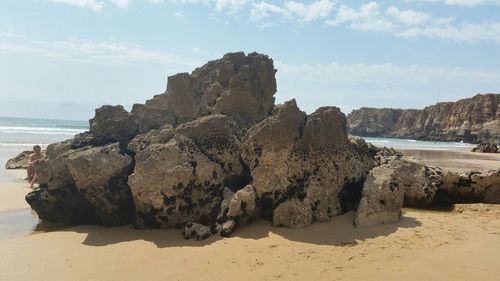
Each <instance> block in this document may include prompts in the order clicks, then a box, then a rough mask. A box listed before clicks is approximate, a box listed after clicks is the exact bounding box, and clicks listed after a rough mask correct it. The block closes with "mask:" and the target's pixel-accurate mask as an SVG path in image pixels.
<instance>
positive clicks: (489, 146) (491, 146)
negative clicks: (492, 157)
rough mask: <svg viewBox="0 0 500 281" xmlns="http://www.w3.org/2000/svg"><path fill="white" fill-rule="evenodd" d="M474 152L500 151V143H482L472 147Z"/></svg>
mask: <svg viewBox="0 0 500 281" xmlns="http://www.w3.org/2000/svg"><path fill="white" fill-rule="evenodd" d="M472 152H481V153H500V143H480V144H478V145H477V146H476V147H474V148H473V149H472Z"/></svg>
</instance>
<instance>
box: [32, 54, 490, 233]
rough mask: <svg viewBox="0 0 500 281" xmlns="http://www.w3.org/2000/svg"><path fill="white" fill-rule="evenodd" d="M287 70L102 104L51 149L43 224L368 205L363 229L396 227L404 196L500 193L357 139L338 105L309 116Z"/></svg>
mask: <svg viewBox="0 0 500 281" xmlns="http://www.w3.org/2000/svg"><path fill="white" fill-rule="evenodd" d="M275 72H276V70H275V69H274V66H273V61H272V60H271V59H269V58H268V57H267V56H265V55H261V54H257V53H251V54H248V55H245V54H244V53H231V54H227V55H225V56H224V57H223V58H222V59H219V60H216V61H212V62H209V63H207V64H206V65H204V66H202V67H200V68H198V69H196V70H195V71H193V72H192V73H191V74H187V73H181V74H177V75H174V76H172V77H169V79H168V86H167V90H166V92H165V93H163V94H161V95H157V96H155V97H154V98H153V99H151V100H149V101H147V102H146V103H145V104H136V105H134V106H133V109H132V111H131V112H127V111H126V110H125V109H124V108H123V107H122V106H103V107H101V108H99V109H97V110H96V115H95V117H94V118H93V119H91V120H90V131H89V132H86V133H83V134H79V135H76V136H75V137H74V138H73V139H70V140H67V141H63V142H60V143H55V144H51V145H49V146H48V148H47V151H46V157H45V158H44V159H43V160H40V161H38V162H37V163H36V165H35V170H36V172H37V174H38V177H39V181H40V186H39V187H38V188H37V189H35V190H33V191H32V192H31V193H29V194H28V195H27V196H26V200H27V202H28V203H29V204H30V205H31V207H32V208H33V209H34V210H35V211H36V212H37V213H38V215H39V217H40V218H41V219H42V220H47V221H56V222H60V223H63V224H68V225H75V224H89V223H90V224H101V225H109V226H116V225H124V224H129V223H132V224H134V225H135V226H136V227H137V228H179V229H183V230H182V232H183V235H184V236H185V237H186V238H192V237H193V238H196V239H205V238H207V237H208V236H210V235H213V234H216V233H218V234H220V235H223V236H227V235H230V234H231V233H232V232H233V231H234V229H235V228H236V227H238V226H241V225H244V224H248V223H250V222H252V221H254V220H256V219H260V218H263V219H267V220H270V221H272V222H273V224H274V225H276V226H284V227H291V228H296V227H304V226H307V225H310V224H312V223H314V222H317V221H327V220H329V219H330V217H333V216H337V215H340V214H342V213H345V212H347V211H351V210H356V209H357V210H358V211H357V215H356V224H357V225H359V226H366V225H372V224H375V223H386V222H390V221H394V220H395V219H397V218H398V217H399V215H400V210H401V205H402V203H403V198H404V201H405V202H408V204H414V205H426V204H433V203H435V202H440V201H439V200H444V198H447V199H449V200H450V201H454V200H455V201H456V200H461V198H462V197H463V198H469V197H468V196H472V195H474V196H475V197H474V200H475V199H478V200H479V199H481V200H484V201H487V200H492V201H495V200H497V199H496V198H497V197H498V196H497V193H495V192H493V193H492V192H491V186H490V185H488V183H490V182H494V181H495V180H498V174H496V177H497V178H495V179H493V177H494V175H491V176H489V177H486V176H484V175H477V174H474V175H467V176H468V178H467V180H466V179H464V178H463V177H462V175H459V176H458V177H452V176H451V175H450V176H444V175H445V173H444V172H442V171H440V170H437V169H431V168H429V167H425V166H422V165H420V166H415V167H414V166H411V165H418V164H412V163H411V162H407V161H405V160H403V157H402V155H401V154H400V153H398V152H396V151H394V150H391V149H378V148H376V147H374V146H372V145H370V144H367V143H365V142H364V141H363V140H362V139H360V138H356V137H349V136H348V134H347V119H346V117H345V115H344V114H343V113H342V112H340V110H339V109H338V108H336V107H322V108H319V109H318V110H316V111H315V112H313V113H312V114H309V115H307V114H306V113H304V112H302V111H301V110H300V109H299V108H298V107H297V105H296V102H295V100H291V101H288V102H285V103H284V104H281V105H274V94H275V93H276V80H275ZM415 171H418V174H415ZM446 175H447V174H446ZM464 177H465V176H464ZM467 185H468V189H467V190H469V191H466V188H465V186H467ZM478 185H480V186H481V188H482V189H481V188H478ZM481 190H482V191H481ZM447 192H448V193H447ZM467 192H468V193H467ZM445 195H449V196H448V197H446V196H445ZM461 196H462V197H461ZM496 196H497V197H496ZM362 197H363V198H362ZM492 198H493V199H492ZM358 205H359V206H360V207H359V208H358ZM377 216H378V217H377Z"/></svg>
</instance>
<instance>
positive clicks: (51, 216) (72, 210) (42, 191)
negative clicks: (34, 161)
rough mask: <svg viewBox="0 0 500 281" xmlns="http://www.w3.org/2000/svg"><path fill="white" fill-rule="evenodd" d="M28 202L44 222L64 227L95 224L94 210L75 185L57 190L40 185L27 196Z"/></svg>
mask: <svg viewBox="0 0 500 281" xmlns="http://www.w3.org/2000/svg"><path fill="white" fill-rule="evenodd" d="M26 202H28V204H29V205H30V206H31V208H32V209H33V210H34V211H35V212H36V213H37V215H38V217H39V218H40V219H41V220H44V221H49V222H59V223H61V224H63V225H78V224H89V223H95V214H94V208H93V207H92V205H91V204H90V202H89V201H87V200H86V199H85V198H83V197H82V196H81V194H80V193H79V192H78V189H77V188H76V186H74V185H68V186H67V187H65V188H57V189H49V188H48V187H47V185H40V187H38V188H36V189H35V190H33V191H31V192H30V193H28V194H27V195H26Z"/></svg>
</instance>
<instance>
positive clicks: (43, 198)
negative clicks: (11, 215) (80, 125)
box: [26, 137, 95, 225]
mask: <svg viewBox="0 0 500 281" xmlns="http://www.w3.org/2000/svg"><path fill="white" fill-rule="evenodd" d="M77 141H78V137H75V138H73V139H71V140H67V141H63V142H59V143H54V144H51V145H49V146H48V147H47V151H46V157H45V158H43V159H42V160H39V161H37V162H36V163H35V172H36V174H37V176H38V180H39V183H40V185H39V187H38V188H36V189H35V190H33V191H32V192H30V193H28V194H27V195H26V201H27V202H28V204H29V205H30V206H31V208H32V209H33V210H35V211H36V212H37V214H38V217H39V218H40V219H42V220H45V221H51V222H60V223H62V224H65V225H76V224H85V223H92V222H94V221H95V213H94V209H93V207H92V205H91V204H90V202H88V200H86V199H85V198H84V197H83V196H82V195H81V194H80V193H79V192H78V189H77V187H76V185H75V182H74V180H73V177H72V176H71V173H70V171H69V168H68V165H67V163H68V159H69V156H70V154H71V152H73V151H74V150H73V149H72V148H71V147H72V146H73V145H74V143H75V142H77Z"/></svg>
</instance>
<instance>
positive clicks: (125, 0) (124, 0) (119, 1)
mask: <svg viewBox="0 0 500 281" xmlns="http://www.w3.org/2000/svg"><path fill="white" fill-rule="evenodd" d="M111 2H113V4H115V5H116V6H118V7H120V8H127V7H128V6H129V5H130V0H111Z"/></svg>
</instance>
